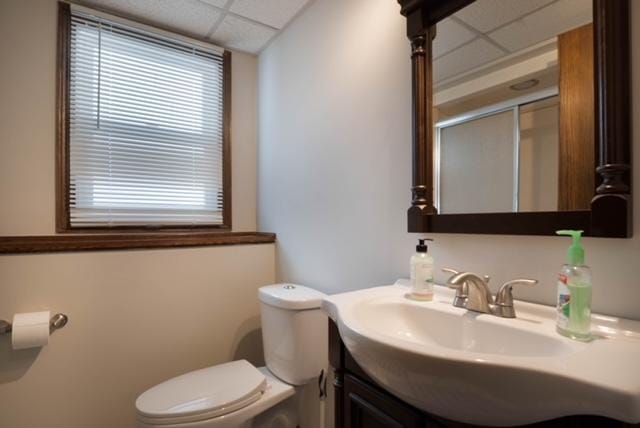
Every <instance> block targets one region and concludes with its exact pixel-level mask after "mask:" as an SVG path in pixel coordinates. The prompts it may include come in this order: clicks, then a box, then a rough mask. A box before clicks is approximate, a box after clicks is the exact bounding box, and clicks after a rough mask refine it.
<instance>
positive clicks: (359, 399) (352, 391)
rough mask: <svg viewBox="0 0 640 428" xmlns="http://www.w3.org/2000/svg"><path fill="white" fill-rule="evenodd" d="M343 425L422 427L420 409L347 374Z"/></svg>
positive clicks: (383, 427) (400, 427)
mask: <svg viewBox="0 0 640 428" xmlns="http://www.w3.org/2000/svg"><path fill="white" fill-rule="evenodd" d="M344 400H345V403H344V428H418V427H425V425H424V423H423V420H422V415H421V413H420V412H418V411H417V410H415V409H414V408H412V407H411V406H409V405H407V404H405V403H403V402H401V401H400V400H398V399H396V398H394V397H392V396H390V395H388V394H386V393H385V392H383V391H381V390H378V389H377V388H374V387H372V386H371V385H368V384H366V383H364V382H362V381H360V380H358V379H357V378H355V377H353V376H351V375H346V376H345V380H344Z"/></svg>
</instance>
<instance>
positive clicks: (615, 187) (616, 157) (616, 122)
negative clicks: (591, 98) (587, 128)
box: [591, 0, 633, 238]
mask: <svg viewBox="0 0 640 428" xmlns="http://www.w3.org/2000/svg"><path fill="white" fill-rule="evenodd" d="M630 12H631V10H630V1H629V0H616V1H610V0H594V2H593V14H594V46H595V48H594V54H595V58H596V61H595V64H594V66H595V76H596V78H595V81H596V100H597V102H596V117H597V120H596V138H597V140H598V142H599V147H598V149H599V150H598V157H597V159H598V167H597V168H596V172H597V173H598V175H599V180H600V183H599V185H598V187H597V188H596V190H595V197H594V198H593V200H592V201H591V211H592V213H593V215H592V219H593V220H592V224H591V228H592V234H593V235H594V236H604V237H615V238H628V237H630V236H631V235H632V234H633V212H632V210H633V207H632V197H631V194H632V193H631V191H632V189H631V144H632V142H631V77H630V76H631V59H630V57H631V40H630V31H629V28H630V25H629V20H630V19H631V13H630Z"/></svg>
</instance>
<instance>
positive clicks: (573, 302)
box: [556, 230, 591, 341]
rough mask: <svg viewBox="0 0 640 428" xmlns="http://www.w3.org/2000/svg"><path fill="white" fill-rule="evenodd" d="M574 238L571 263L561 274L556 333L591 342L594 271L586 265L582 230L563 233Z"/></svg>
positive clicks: (570, 255)
mask: <svg viewBox="0 0 640 428" xmlns="http://www.w3.org/2000/svg"><path fill="white" fill-rule="evenodd" d="M556 233H557V234H558V235H567V236H571V237H572V238H573V243H572V245H571V246H570V247H569V251H568V257H567V263H566V264H564V265H563V266H562V269H561V270H560V273H559V274H558V305H557V312H558V314H557V322H556V330H557V331H558V333H560V334H562V335H563V336H567V337H570V338H571V339H576V340H582V341H590V340H591V269H589V267H588V266H586V265H585V264H584V248H583V247H582V243H581V239H582V231H581V230H559V231H557V232H556Z"/></svg>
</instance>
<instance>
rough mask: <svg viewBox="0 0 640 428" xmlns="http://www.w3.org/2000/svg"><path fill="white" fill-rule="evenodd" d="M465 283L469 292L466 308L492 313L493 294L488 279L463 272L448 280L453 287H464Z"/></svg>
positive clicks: (448, 283)
mask: <svg viewBox="0 0 640 428" xmlns="http://www.w3.org/2000/svg"><path fill="white" fill-rule="evenodd" d="M465 283H466V284H467V293H468V294H467V305H466V308H467V309H468V310H470V311H475V312H482V313H486V314H490V313H492V307H493V296H492V295H491V291H490V290H489V286H488V285H487V283H486V281H485V280H484V279H483V278H481V277H480V276H479V275H476V274H475V273H472V272H462V273H459V274H457V275H454V276H452V277H451V278H449V281H447V285H448V286H449V287H451V288H458V287H462V286H463V284H465Z"/></svg>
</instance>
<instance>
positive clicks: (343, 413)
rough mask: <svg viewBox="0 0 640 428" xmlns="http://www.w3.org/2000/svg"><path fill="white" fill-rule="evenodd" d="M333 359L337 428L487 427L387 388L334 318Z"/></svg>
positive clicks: (542, 427) (573, 424) (569, 427)
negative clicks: (438, 412) (363, 364)
mask: <svg viewBox="0 0 640 428" xmlns="http://www.w3.org/2000/svg"><path fill="white" fill-rule="evenodd" d="M329 361H330V363H331V366H332V367H333V368H334V370H335V377H334V380H333V386H334V392H335V428H486V427H480V426H477V425H469V424H464V423H460V422H455V421H452V420H447V419H443V418H440V417H437V416H434V415H431V414H428V413H426V412H423V411H422V410H419V409H416V408H415V407H413V406H411V405H409V404H407V403H405V402H404V401H402V400H400V399H399V398H397V397H394V396H393V395H391V394H390V393H388V392H387V391H385V390H384V388H382V387H380V386H378V385H377V384H376V383H375V382H374V381H373V380H372V379H371V378H370V377H369V376H368V375H367V374H366V373H365V372H364V371H363V370H362V369H361V368H360V367H359V366H358V363H356V361H355V360H354V359H353V357H352V356H351V354H350V353H349V351H348V350H347V349H346V348H345V346H344V343H342V340H341V338H340V334H339V332H338V328H337V326H336V325H335V323H334V322H333V321H331V320H329ZM461 405H464V403H461ZM523 427H527V428H631V427H636V428H638V427H640V424H637V425H632V424H626V423H624V422H619V421H615V420H612V419H608V418H604V417H600V416H568V417H564V418H559V419H554V420H551V421H545V422H540V423H536V424H532V425H526V426H523Z"/></svg>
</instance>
